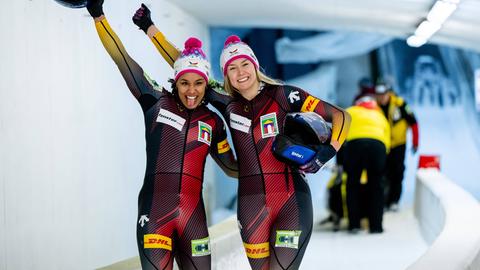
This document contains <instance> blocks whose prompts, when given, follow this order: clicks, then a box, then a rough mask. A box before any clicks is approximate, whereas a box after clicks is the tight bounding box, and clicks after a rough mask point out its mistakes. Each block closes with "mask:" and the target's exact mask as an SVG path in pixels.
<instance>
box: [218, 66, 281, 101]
mask: <svg viewBox="0 0 480 270" xmlns="http://www.w3.org/2000/svg"><path fill="white" fill-rule="evenodd" d="M256 73H257V80H258V81H259V82H264V83H266V84H270V85H283V84H284V83H283V82H282V81H280V80H277V79H273V78H271V77H268V76H267V75H265V73H263V72H262V71H260V70H258V69H257V70H256ZM223 88H224V89H225V91H226V92H227V94H228V95H229V96H232V97H233V96H234V95H235V93H236V92H237V93H238V90H237V89H235V88H234V87H233V86H232V85H231V84H230V79H229V78H228V75H225V76H224V82H223Z"/></svg>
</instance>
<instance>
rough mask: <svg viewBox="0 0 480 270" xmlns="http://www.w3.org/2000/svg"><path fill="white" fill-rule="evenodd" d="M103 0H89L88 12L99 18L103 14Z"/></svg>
mask: <svg viewBox="0 0 480 270" xmlns="http://www.w3.org/2000/svg"><path fill="white" fill-rule="evenodd" d="M102 6H103V0H89V1H87V10H88V13H90V15H91V16H92V17H93V18H97V17H100V16H102V15H103V7H102Z"/></svg>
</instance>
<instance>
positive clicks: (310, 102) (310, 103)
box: [300, 96, 320, 112]
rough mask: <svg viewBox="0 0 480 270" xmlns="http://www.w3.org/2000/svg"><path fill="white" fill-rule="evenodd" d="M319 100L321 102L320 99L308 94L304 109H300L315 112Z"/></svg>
mask: <svg viewBox="0 0 480 270" xmlns="http://www.w3.org/2000/svg"><path fill="white" fill-rule="evenodd" d="M318 102H320V100H319V99H317V98H314V97H312V96H308V97H307V99H306V100H305V102H303V105H302V109H301V110H300V111H301V112H313V111H314V110H315V108H316V107H317V104H318Z"/></svg>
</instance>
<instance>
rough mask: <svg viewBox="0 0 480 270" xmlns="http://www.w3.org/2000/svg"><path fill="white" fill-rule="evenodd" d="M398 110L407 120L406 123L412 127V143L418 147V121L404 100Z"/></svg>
mask: <svg viewBox="0 0 480 270" xmlns="http://www.w3.org/2000/svg"><path fill="white" fill-rule="evenodd" d="M400 112H401V114H402V117H404V118H405V120H406V121H407V123H408V125H409V126H410V128H411V129H412V144H413V146H414V147H418V140H419V135H418V123H417V119H416V118H415V114H413V111H412V110H411V109H410V107H409V106H408V104H407V103H406V102H405V103H403V104H402V106H400Z"/></svg>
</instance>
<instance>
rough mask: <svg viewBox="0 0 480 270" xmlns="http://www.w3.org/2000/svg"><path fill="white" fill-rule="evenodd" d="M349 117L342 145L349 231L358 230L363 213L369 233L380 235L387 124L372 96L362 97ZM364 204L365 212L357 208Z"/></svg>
mask: <svg viewBox="0 0 480 270" xmlns="http://www.w3.org/2000/svg"><path fill="white" fill-rule="evenodd" d="M347 112H348V113H349V114H350V115H351V117H352V122H351V125H350V131H349V133H348V135H347V139H346V140H347V142H346V144H345V146H344V147H345V149H344V151H345V153H344V154H345V158H344V160H343V163H344V169H345V172H346V173H347V209H348V230H349V231H350V232H352V233H356V232H358V231H359V230H360V219H361V216H362V213H365V212H366V214H367V217H368V221H369V231H370V233H381V232H383V226H382V220H383V206H384V195H383V194H384V192H383V190H384V189H383V184H382V177H383V173H384V169H385V163H386V160H387V152H388V150H389V149H390V125H389V124H388V121H387V119H386V118H385V116H384V115H383V113H382V111H381V109H380V107H379V106H378V104H377V102H376V100H375V98H374V97H373V96H369V95H367V96H363V97H361V98H360V99H359V100H357V101H356V102H355V105H354V106H351V107H349V108H347ZM364 169H365V170H366V171H367V177H368V182H367V184H366V193H367V194H366V196H364V199H365V200H366V202H365V203H362V202H361V201H360V200H361V198H360V178H361V174H362V171H363V170H364ZM361 205H366V208H367V209H364V210H366V211H364V210H363V211H362V209H360V207H361Z"/></svg>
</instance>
